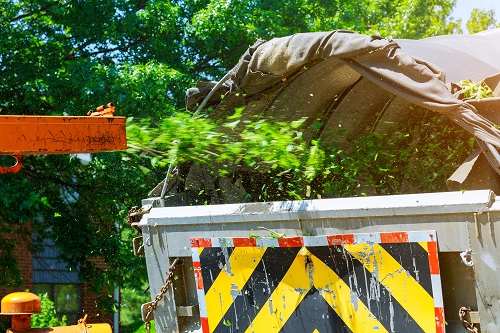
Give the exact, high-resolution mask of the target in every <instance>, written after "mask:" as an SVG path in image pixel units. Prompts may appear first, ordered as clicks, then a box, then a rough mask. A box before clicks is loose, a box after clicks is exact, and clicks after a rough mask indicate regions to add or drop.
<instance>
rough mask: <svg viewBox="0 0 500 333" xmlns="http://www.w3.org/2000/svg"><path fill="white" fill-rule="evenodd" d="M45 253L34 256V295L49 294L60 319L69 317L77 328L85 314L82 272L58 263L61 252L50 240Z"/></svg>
mask: <svg viewBox="0 0 500 333" xmlns="http://www.w3.org/2000/svg"><path fill="white" fill-rule="evenodd" d="M42 245H43V251H42V252H40V253H36V254H34V256H33V285H32V292H33V293H35V294H45V293H47V295H48V296H49V298H50V300H51V301H53V302H54V305H55V309H56V312H57V316H58V317H59V318H62V316H63V315H66V317H67V321H66V322H67V323H68V325H76V323H77V321H78V319H80V318H81V313H82V287H81V284H80V281H79V280H78V271H75V270H73V271H70V270H69V269H68V268H67V265H66V263H64V262H62V261H61V260H59V259H58V254H59V251H58V249H57V247H56V246H55V244H54V242H53V241H52V240H50V239H44V240H43V243H42Z"/></svg>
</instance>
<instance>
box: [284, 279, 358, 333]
mask: <svg viewBox="0 0 500 333" xmlns="http://www.w3.org/2000/svg"><path fill="white" fill-rule="evenodd" d="M314 330H318V332H321V333H353V332H352V331H351V330H350V329H349V327H347V325H346V324H345V323H344V322H343V321H342V319H341V318H340V317H339V316H338V314H337V313H336V312H335V311H334V310H333V309H332V308H331V307H330V305H329V304H328V303H327V302H326V301H325V299H324V298H323V296H321V295H320V293H319V291H318V290H317V289H316V288H312V289H311V290H310V291H309V292H308V293H307V296H306V297H304V299H303V300H302V301H301V302H300V303H299V305H298V306H297V308H296V309H295V311H294V313H293V314H292V315H291V316H290V318H288V320H287V321H286V323H285V325H283V328H282V329H281V331H280V333H305V332H307V333H310V332H314Z"/></svg>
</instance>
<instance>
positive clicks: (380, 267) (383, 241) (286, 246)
mask: <svg viewBox="0 0 500 333" xmlns="http://www.w3.org/2000/svg"><path fill="white" fill-rule="evenodd" d="M499 42H500V30H499V29H493V30H489V31H485V32H482V33H479V34H474V35H450V36H437V37H431V38H425V39H421V40H407V39H399V40H394V39H391V38H382V37H378V36H367V35H362V34H357V33H353V32H349V31H341V30H336V31H330V32H317V33H302V34H296V35H293V36H288V37H283V38H275V39H272V40H270V41H262V40H259V41H257V42H256V43H255V44H254V45H252V46H251V47H250V48H248V50H247V51H246V52H245V53H244V54H243V55H242V57H241V58H240V61H239V62H238V63H237V64H236V66H235V67H234V68H233V69H231V70H230V71H229V72H228V74H227V75H226V76H224V77H223V78H222V79H221V80H220V81H218V82H202V83H199V84H197V86H196V87H193V88H192V89H189V90H188V91H187V97H186V103H187V106H188V108H189V107H191V108H193V109H197V112H199V111H200V110H203V108H206V107H207V106H210V107H211V108H212V111H211V112H210V113H209V115H208V117H210V118H212V119H224V117H225V116H227V115H228V114H230V113H231V112H233V111H234V109H235V108H240V109H242V110H243V111H242V115H243V117H245V116H247V117H248V119H251V117H253V116H256V115H257V116H260V117H262V118H265V119H272V121H293V120H299V119H303V118H304V117H307V119H321V126H319V127H318V126H316V127H315V128H313V123H312V122H307V121H306V122H305V123H304V128H303V129H302V133H303V136H304V138H306V140H318V139H320V140H322V141H323V142H327V143H328V142H332V143H335V144H336V145H338V146H341V147H345V149H346V150H348V149H349V144H350V142H351V140H350V139H352V138H355V137H357V136H360V135H364V134H366V133H371V132H374V131H378V132H379V133H390V132H393V131H397V130H398V129H401V128H405V127H410V126H412V125H415V124H418V119H420V118H419V117H422V116H423V114H424V113H426V112H434V113H433V114H441V115H444V116H445V117H447V118H448V119H451V120H452V121H453V122H454V123H455V124H456V125H458V126H460V127H461V128H463V129H464V130H465V131H467V132H469V133H471V135H472V136H473V137H474V138H475V140H476V141H477V143H478V145H477V146H478V148H477V149H476V151H474V152H473V153H472V154H471V155H470V156H469V157H468V158H467V159H466V160H465V161H464V162H463V163H462V164H461V165H460V166H459V167H458V169H457V170H456V171H455V172H454V173H453V174H452V175H450V177H449V179H448V181H447V187H448V190H449V191H441V192H436V193H408V194H400V195H376V194H377V193H373V194H374V195H370V193H368V194H369V195H368V196H366V197H362V196H359V197H349V198H330V199H311V200H293V201H290V200H287V201H275V202H244V200H243V198H248V196H245V194H248V193H250V191H251V188H250V186H249V184H250V183H251V181H249V179H245V177H247V175H248V172H240V173H233V178H229V177H226V178H224V177H223V176H220V175H219V174H218V173H217V172H210V171H211V170H213V169H216V168H217V166H216V165H215V166H206V165H203V166H200V165H196V164H184V165H182V166H179V167H178V168H174V167H172V168H169V169H170V170H174V169H175V170H176V171H175V172H172V173H169V175H167V177H166V179H165V180H164V181H163V182H161V183H160V184H159V185H158V186H157V187H156V188H155V189H153V190H152V191H151V193H150V195H149V197H147V198H144V199H143V200H142V206H141V207H140V208H136V209H133V210H132V211H131V214H130V218H131V220H130V222H131V224H132V225H133V226H134V227H135V228H136V229H137V230H138V231H139V232H140V233H141V235H140V236H139V237H138V238H137V239H135V240H134V251H135V253H136V254H137V255H144V257H145V261H146V266H147V271H148V278H149V284H150V293H151V302H149V303H147V304H144V305H143V307H142V315H143V320H144V321H145V322H146V323H147V328H149V327H150V320H152V319H154V320H155V325H156V331H157V332H161V333H170V332H172V333H174V332H203V333H212V332H266V333H267V332H321V333H324V332H356V333H359V332H398V333H399V332H412V333H414V332H448V333H455V332H457V333H458V332H498V331H499V330H500V288H499V286H498V281H500V269H499V267H500V255H499V252H498V244H499V241H500V239H499V238H498V237H499V236H498V231H497V230H498V228H499V227H500V204H499V201H498V199H497V197H496V195H495V193H499V190H500V189H499V184H500V183H499V172H500V154H499V153H498V150H497V149H498V147H500V130H499V127H498V125H497V124H498V123H500V120H499V119H498V117H499V116H498V114H497V112H498V110H500V85H499V80H500V61H499V60H498V59H500V43H499ZM465 79H468V80H471V81H473V82H476V83H479V84H478V85H477V86H479V85H483V84H484V86H485V87H486V86H487V87H488V88H489V89H490V94H489V95H488V96H486V97H485V98H483V97H484V96H477V95H468V94H466V93H465V92H464V90H463V89H461V87H459V85H457V83H458V82H460V81H461V80H465ZM221 96H223V97H224V98H221ZM339 127H342V128H343V129H344V130H343V132H342V135H341V136H339V135H335V134H332V133H336V132H335V131H334V129H336V128H339ZM410 159H411V158H410ZM170 170H169V171H170ZM257 172H258V171H257ZM235 174H236V175H237V176H236V177H235V176H234V175H235ZM411 177H419V175H418V174H415V175H411ZM250 185H251V184H250ZM148 325H149V326H148Z"/></svg>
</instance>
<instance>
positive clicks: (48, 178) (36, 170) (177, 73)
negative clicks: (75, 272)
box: [0, 0, 456, 308]
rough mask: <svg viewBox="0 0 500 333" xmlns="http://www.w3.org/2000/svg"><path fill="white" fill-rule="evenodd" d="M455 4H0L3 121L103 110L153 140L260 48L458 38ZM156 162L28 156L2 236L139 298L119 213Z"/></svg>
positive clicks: (155, 172) (150, 179)
mask: <svg viewBox="0 0 500 333" xmlns="http://www.w3.org/2000/svg"><path fill="white" fill-rule="evenodd" d="M454 5H455V0H433V1H423V0H415V1H410V0H400V1H393V0H377V1H375V0H363V1H357V2H353V1H346V0H339V1H325V0H291V1H271V0H257V1H243V0H233V1H226V0H224V1H222V0H201V1H200V0H182V1H180V0H173V1H168V2H166V1H160V0H149V1H127V0H88V1H71V0H36V1H35V0H2V2H1V6H0V68H1V70H2V81H1V82H0V113H2V114H27V115H34V114H36V115H62V114H68V115H84V114H85V113H86V111H87V110H89V109H92V108H94V107H96V106H97V105H100V104H103V103H107V102H109V101H112V102H114V103H115V104H116V105H117V110H118V111H117V114H118V115H126V116H129V117H134V119H136V120H141V119H146V120H149V127H153V128H154V127H157V126H158V124H159V123H160V122H161V120H164V119H170V118H171V117H172V116H173V115H174V114H177V115H178V116H179V117H181V118H182V117H184V118H185V117H186V115H187V117H191V115H190V114H185V113H183V112H184V111H183V110H182V109H183V107H184V105H183V102H184V91H185V90H186V88H187V87H190V86H191V85H193V84H194V82H195V81H196V80H198V79H215V78H218V77H220V76H221V75H222V74H223V73H226V72H227V71H228V70H229V69H230V68H231V67H232V66H233V65H234V64H235V63H236V62H237V61H238V58H239V57H240V55H241V54H242V52H243V51H244V50H245V49H246V48H247V47H248V46H249V45H251V44H253V43H254V41H255V40H256V39H257V38H264V39H270V38H273V37H278V36H284V35H289V34H293V33H296V32H305V31H319V30H333V29H351V30H356V31H358V32H361V33H368V34H370V33H378V34H382V35H385V36H392V37H404V38H406V37H412V38H421V37H426V36H432V35H436V34H444V33H450V32H452V31H453V29H456V24H455V23H454V22H453V20H451V18H450V17H449V15H450V13H451V10H452V8H453V6H454ZM200 124H201V125H203V124H202V123H200ZM201 125H200V126H201ZM157 161H158V160H157V159H156V160H155V159H152V160H151V162H152V164H144V160H142V159H141V158H139V157H137V156H135V155H133V154H127V155H123V154H121V153H101V154H95V155H93V156H92V160H91V161H90V163H89V164H84V163H82V161H80V160H79V159H78V158H77V157H75V156H63V155H61V156H28V157H27V158H26V159H25V162H24V167H23V169H22V171H21V172H20V173H19V174H15V175H2V176H0V188H1V189H2V191H1V196H0V221H1V222H2V227H1V230H2V231H5V232H10V231H12V230H13V228H12V226H14V225H21V226H27V227H29V228H30V229H29V230H31V231H32V232H35V233H37V234H38V235H39V236H40V237H50V238H52V239H54V241H55V244H56V246H57V247H58V248H59V249H60V251H61V260H63V261H64V262H66V263H67V265H68V267H70V268H72V269H79V272H80V275H81V278H82V279H83V280H85V281H90V282H91V283H92V284H93V285H94V287H95V290H96V291H98V290H102V288H108V290H110V289H111V288H113V287H114V285H115V284H118V285H124V284H127V285H128V286H129V287H131V288H140V287H141V286H142V283H143V282H144V277H145V267H144V265H143V263H142V261H141V260H140V259H139V258H135V257H133V256H132V252H131V242H130V239H131V237H133V236H135V235H133V233H132V232H123V230H128V229H127V228H128V226H126V221H125V217H126V213H127V211H128V209H129V208H130V207H131V206H133V205H137V204H138V203H139V202H140V199H141V198H144V197H146V196H147V193H148V191H149V190H150V189H151V188H152V187H153V186H154V185H155V184H156V183H157V182H159V181H160V180H161V179H162V178H163V177H164V175H165V173H166V170H167V165H165V163H156V162H157ZM155 163H156V164H155ZM22 230H26V229H25V228H24V229H22ZM28 238H29V237H28ZM28 240H29V239H28ZM4 241H5V240H0V243H1V242H4ZM33 245H34V247H35V250H36V246H37V244H36V242H35V243H34V244H33ZM1 251H2V252H0V260H1V262H0V267H2V272H1V274H0V283H1V284H3V285H10V286H14V285H19V282H20V281H19V279H15V277H12V276H10V279H9V280H7V279H6V276H9V275H7V274H5V272H6V271H10V272H15V270H14V269H13V265H14V262H13V261H12V260H11V259H10V258H12V247H9V246H7V247H2V249H1ZM93 257H101V258H104V259H105V261H106V263H107V264H108V267H109V268H108V269H107V270H101V269H99V268H97V267H96V266H95V265H94V264H93V262H92V260H91V258H93ZM132 276H133V277H134V278H132ZM137 277H141V278H137ZM141 279H142V281H141ZM106 300H107V298H103V302H105V301H106ZM107 306H108V308H112V304H109V302H108V303H107Z"/></svg>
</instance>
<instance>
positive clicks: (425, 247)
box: [418, 242, 429, 252]
mask: <svg viewBox="0 0 500 333" xmlns="http://www.w3.org/2000/svg"><path fill="white" fill-rule="evenodd" d="M418 244H420V246H421V247H423V248H424V250H425V251H426V252H429V245H428V243H427V242H418Z"/></svg>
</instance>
